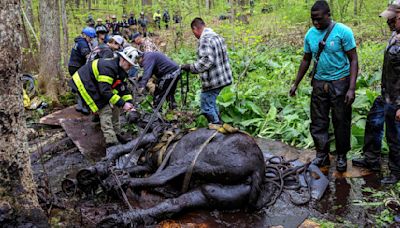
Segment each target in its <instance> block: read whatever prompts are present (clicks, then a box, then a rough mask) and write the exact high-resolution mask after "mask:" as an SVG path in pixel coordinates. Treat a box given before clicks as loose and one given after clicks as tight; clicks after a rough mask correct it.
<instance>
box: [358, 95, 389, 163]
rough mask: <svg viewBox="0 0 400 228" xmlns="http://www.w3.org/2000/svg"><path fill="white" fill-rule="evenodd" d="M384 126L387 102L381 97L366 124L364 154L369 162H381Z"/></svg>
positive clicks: (374, 105)
mask: <svg viewBox="0 0 400 228" xmlns="http://www.w3.org/2000/svg"><path fill="white" fill-rule="evenodd" d="M384 124H385V102H384V100H383V98H382V97H381V96H379V97H377V98H376V99H375V101H374V104H373V105H372V107H371V109H370V110H369V112H368V116H367V122H366V124H365V132H364V147H363V152H364V156H365V158H366V160H367V161H368V162H371V163H374V162H380V157H381V148H382V138H383V127H384Z"/></svg>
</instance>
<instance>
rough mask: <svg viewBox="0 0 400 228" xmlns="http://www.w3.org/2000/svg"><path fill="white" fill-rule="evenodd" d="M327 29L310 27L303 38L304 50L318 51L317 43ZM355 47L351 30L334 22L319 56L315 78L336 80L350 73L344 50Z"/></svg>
mask: <svg viewBox="0 0 400 228" xmlns="http://www.w3.org/2000/svg"><path fill="white" fill-rule="evenodd" d="M326 31H327V29H325V30H322V31H320V30H318V29H316V28H315V27H312V28H310V29H309V30H308V32H307V34H306V36H305V38H304V52H305V53H312V55H313V58H315V55H316V54H317V52H318V44H319V42H320V41H321V40H322V39H323V38H324V36H325V34H326ZM355 47H356V41H355V39H354V35H353V31H351V29H350V28H349V27H347V26H346V25H344V24H342V23H336V25H335V27H334V28H333V30H332V31H331V34H330V35H329V37H328V39H327V41H326V46H325V49H324V50H323V51H322V53H321V56H320V57H319V62H318V66H317V72H316V74H315V79H318V80H324V81H333V80H338V79H341V78H343V77H347V76H349V75H350V61H349V59H348V58H347V55H346V53H345V52H347V51H350V50H351V49H353V48H355Z"/></svg>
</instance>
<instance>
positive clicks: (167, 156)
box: [156, 141, 179, 173]
mask: <svg viewBox="0 0 400 228" xmlns="http://www.w3.org/2000/svg"><path fill="white" fill-rule="evenodd" d="M178 142H179V141H176V142H175V143H174V144H173V145H172V148H171V150H169V151H168V153H167V155H165V158H164V160H163V161H162V163H161V165H160V166H159V167H158V169H157V171H156V173H159V172H161V171H162V170H163V169H164V168H165V166H166V165H167V162H168V161H169V158H170V157H171V154H172V152H173V151H174V150H175V147H176V145H177V144H178Z"/></svg>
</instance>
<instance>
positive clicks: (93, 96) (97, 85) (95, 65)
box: [72, 57, 132, 112]
mask: <svg viewBox="0 0 400 228" xmlns="http://www.w3.org/2000/svg"><path fill="white" fill-rule="evenodd" d="M126 79H127V74H126V72H125V71H124V70H123V69H122V68H121V67H120V66H119V57H116V58H112V59H96V60H94V61H92V62H89V63H88V64H86V65H84V66H83V67H81V68H80V69H79V70H78V71H77V72H76V73H75V74H74V75H73V77H72V81H73V82H74V83H73V84H74V85H75V87H76V88H75V89H76V90H77V91H78V92H79V94H80V95H81V97H82V98H83V100H84V101H85V102H86V104H87V105H88V106H89V107H90V109H91V111H92V112H97V111H98V110H100V109H102V108H103V107H104V106H106V105H108V104H109V103H110V104H113V105H116V106H118V107H122V106H123V105H124V104H125V102H132V95H131V92H130V91H129V89H128V87H127V84H126ZM117 81H119V82H120V83H118V85H115V86H114V88H113V85H114V84H115V83H116V82H117Z"/></svg>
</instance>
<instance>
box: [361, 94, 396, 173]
mask: <svg viewBox="0 0 400 228" xmlns="http://www.w3.org/2000/svg"><path fill="white" fill-rule="evenodd" d="M396 111H397V107H396V106H395V105H393V104H388V103H386V102H385V100H384V99H383V98H382V97H381V96H379V97H378V98H376V99H375V101H374V104H373V106H372V108H371V110H370V111H369V113H368V116H367V123H366V125H365V135H364V147H363V152H364V156H365V159H366V160H367V161H368V162H371V163H372V162H380V160H381V148H382V139H383V130H384V128H383V126H384V123H386V141H387V143H388V146H389V170H390V171H391V172H392V173H393V174H395V175H398V176H400V122H399V121H396Z"/></svg>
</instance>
